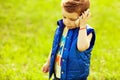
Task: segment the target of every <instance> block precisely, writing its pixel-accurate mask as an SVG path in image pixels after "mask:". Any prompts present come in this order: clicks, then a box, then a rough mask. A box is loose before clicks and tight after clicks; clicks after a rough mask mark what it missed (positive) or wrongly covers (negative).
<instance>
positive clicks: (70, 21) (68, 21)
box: [62, 9, 79, 28]
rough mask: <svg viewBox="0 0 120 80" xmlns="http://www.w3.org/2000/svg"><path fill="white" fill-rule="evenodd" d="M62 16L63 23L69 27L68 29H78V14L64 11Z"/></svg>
mask: <svg viewBox="0 0 120 80" xmlns="http://www.w3.org/2000/svg"><path fill="white" fill-rule="evenodd" d="M62 16H63V23H64V24H65V26H67V27H68V28H75V27H76V25H75V21H76V20H77V19H78V18H79V15H78V13H76V12H73V13H69V12H67V11H65V10H64V9H62Z"/></svg>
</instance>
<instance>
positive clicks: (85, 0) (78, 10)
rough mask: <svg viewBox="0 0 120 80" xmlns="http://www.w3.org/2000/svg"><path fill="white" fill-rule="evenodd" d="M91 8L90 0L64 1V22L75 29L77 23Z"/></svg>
mask: <svg viewBox="0 0 120 80" xmlns="http://www.w3.org/2000/svg"><path fill="white" fill-rule="evenodd" d="M89 6H90V2H89V0H62V14H63V22H64V24H65V25H66V26H68V27H74V26H76V25H75V21H76V20H77V19H78V18H79V16H80V15H81V14H82V13H83V12H84V11H86V10H87V9H88V8H89Z"/></svg>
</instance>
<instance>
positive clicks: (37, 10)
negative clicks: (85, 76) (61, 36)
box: [0, 0, 120, 80]
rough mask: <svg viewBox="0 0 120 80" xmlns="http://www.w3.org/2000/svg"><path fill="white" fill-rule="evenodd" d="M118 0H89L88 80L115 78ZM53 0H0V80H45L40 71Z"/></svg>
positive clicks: (55, 12) (55, 9)
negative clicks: (91, 33)
mask: <svg viewBox="0 0 120 80" xmlns="http://www.w3.org/2000/svg"><path fill="white" fill-rule="evenodd" d="M119 8H120V3H119V0H115V1H113V0H105V1H104V0H101V1H99V0H98V1H97V0H96V1H92V0H91V13H92V16H91V18H90V19H89V21H88V23H89V24H90V25H91V26H93V27H94V28H95V30H96V44H95V46H94V49H93V52H92V56H91V68H90V75H89V80H119V79H120V74H119V73H120V67H119V62H120V58H119V53H120V46H119V44H120V37H119V34H120V31H119V30H120V25H119V21H120V16H119V14H120V10H119ZM60 18H61V7H60V1H57V0H43V1H40V0H17V1H15V0H1V1H0V80H47V79H48V74H44V73H42V71H41V67H42V65H43V64H44V63H45V61H46V59H47V56H48V54H49V50H50V48H51V46H52V40H53V35H54V31H55V28H56V21H57V20H59V19H60Z"/></svg>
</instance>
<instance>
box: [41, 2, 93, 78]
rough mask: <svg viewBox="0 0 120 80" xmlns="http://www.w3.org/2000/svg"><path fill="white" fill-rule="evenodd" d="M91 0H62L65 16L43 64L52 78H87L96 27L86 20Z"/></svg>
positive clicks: (59, 24)
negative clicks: (92, 26)
mask: <svg viewBox="0 0 120 80" xmlns="http://www.w3.org/2000/svg"><path fill="white" fill-rule="evenodd" d="M89 6H90V3H89V0H62V15H63V19H62V20H59V21H58V27H57V29H56V32H55V35H54V41H53V46H52V50H51V53H50V55H49V57H48V60H47V62H46V63H45V64H44V66H43V72H45V73H47V72H48V71H49V79H50V78H51V76H52V74H54V78H55V80H87V77H88V75H89V67H90V55H91V51H92V48H93V46H94V42H95V32H94V29H93V28H91V27H90V26H89V25H87V24H86V22H87V20H88V18H89V16H90V14H89V13H90V12H89V9H88V8H89Z"/></svg>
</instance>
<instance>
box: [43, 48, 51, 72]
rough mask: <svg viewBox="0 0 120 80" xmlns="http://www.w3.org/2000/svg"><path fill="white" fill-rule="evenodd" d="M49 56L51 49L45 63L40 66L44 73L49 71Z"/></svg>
mask: <svg viewBox="0 0 120 80" xmlns="http://www.w3.org/2000/svg"><path fill="white" fill-rule="evenodd" d="M50 56H51V50H50V53H49V56H48V58H47V61H46V63H45V64H44V65H43V67H42V71H43V72H44V73H47V72H48V71H49V67H50V58H51V57H50Z"/></svg>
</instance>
